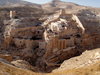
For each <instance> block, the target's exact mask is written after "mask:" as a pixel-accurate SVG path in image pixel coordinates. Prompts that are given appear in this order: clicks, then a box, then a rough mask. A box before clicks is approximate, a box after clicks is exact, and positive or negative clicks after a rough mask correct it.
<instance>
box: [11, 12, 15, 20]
mask: <svg viewBox="0 0 100 75" xmlns="http://www.w3.org/2000/svg"><path fill="white" fill-rule="evenodd" d="M15 16H16V11H10V19H12V18H15Z"/></svg>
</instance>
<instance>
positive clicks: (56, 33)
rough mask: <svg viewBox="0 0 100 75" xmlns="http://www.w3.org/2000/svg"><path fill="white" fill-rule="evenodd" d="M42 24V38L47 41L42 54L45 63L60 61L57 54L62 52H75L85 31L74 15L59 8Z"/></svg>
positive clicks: (65, 57)
mask: <svg viewBox="0 0 100 75" xmlns="http://www.w3.org/2000/svg"><path fill="white" fill-rule="evenodd" d="M42 26H43V27H44V28H46V29H45V32H44V39H45V41H46V43H47V44H46V53H45V55H44V59H45V61H46V63H48V64H51V63H53V62H54V61H57V62H60V60H61V61H62V59H61V57H59V56H60V55H63V54H64V53H66V55H67V54H69V55H71V56H73V55H75V54H76V51H77V50H76V47H77V46H80V45H81V42H82V36H83V34H84V32H85V28H84V27H83V25H82V23H81V22H80V20H79V18H78V17H77V16H76V15H72V14H66V12H65V11H64V10H60V11H58V12H57V13H56V14H54V15H52V16H50V17H49V18H48V19H47V20H46V21H45V22H44V23H43V25H42ZM69 51H70V52H69ZM57 54H58V55H59V56H58V57H57ZM51 57H54V58H51ZM62 57H63V59H67V58H68V56H62ZM55 58H57V59H55ZM51 60H52V62H51ZM57 62H56V63H57ZM53 64H54V63H53Z"/></svg>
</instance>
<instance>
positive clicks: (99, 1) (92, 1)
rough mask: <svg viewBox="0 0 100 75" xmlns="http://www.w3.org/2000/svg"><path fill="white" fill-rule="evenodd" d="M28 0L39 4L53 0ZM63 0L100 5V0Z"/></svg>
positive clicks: (86, 4)
mask: <svg viewBox="0 0 100 75" xmlns="http://www.w3.org/2000/svg"><path fill="white" fill-rule="evenodd" d="M26 1H29V2H33V3H37V4H44V3H47V2H50V1H52V0H26ZM62 1H65V2H74V3H77V4H80V5H85V6H92V7H100V0H62Z"/></svg>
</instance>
